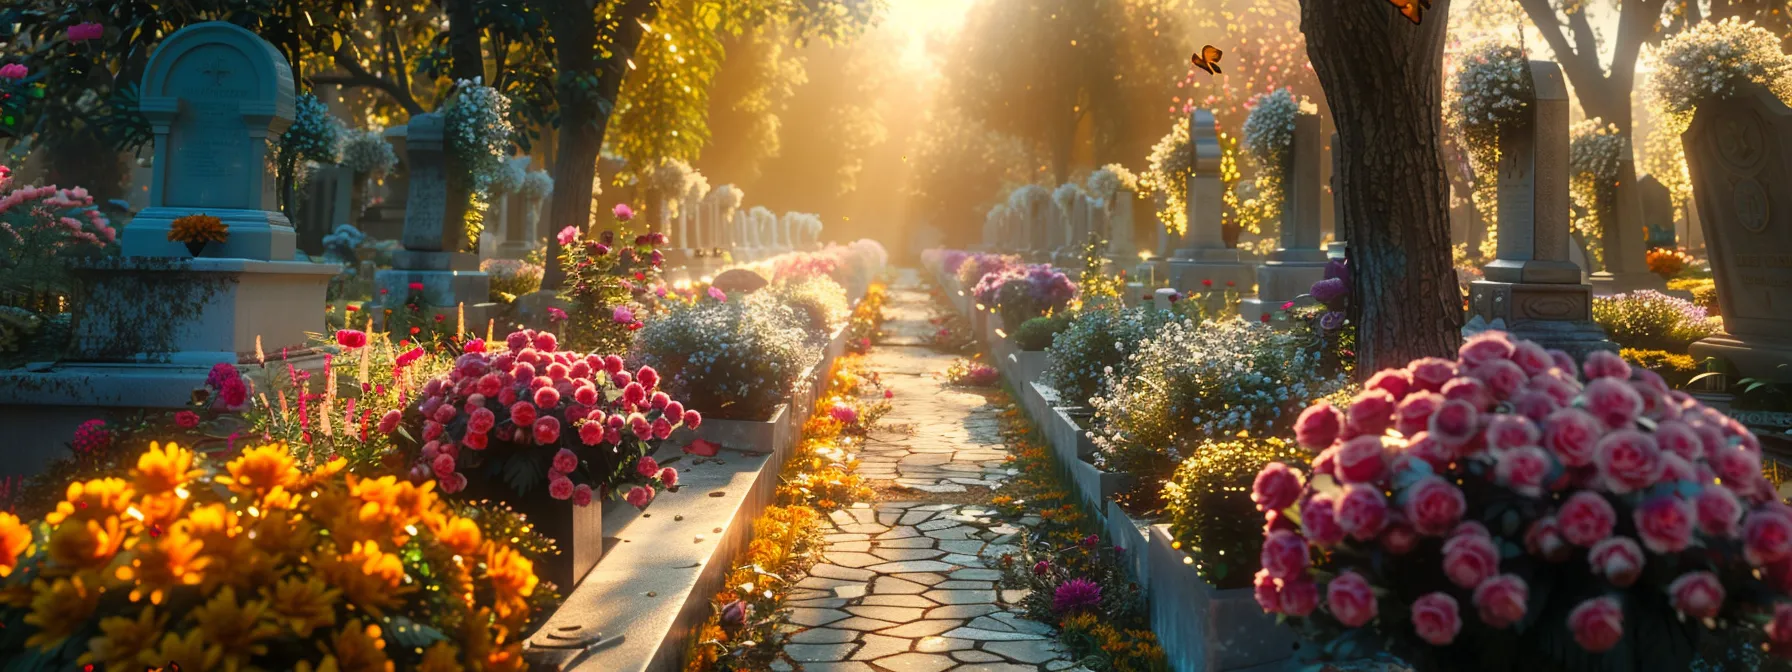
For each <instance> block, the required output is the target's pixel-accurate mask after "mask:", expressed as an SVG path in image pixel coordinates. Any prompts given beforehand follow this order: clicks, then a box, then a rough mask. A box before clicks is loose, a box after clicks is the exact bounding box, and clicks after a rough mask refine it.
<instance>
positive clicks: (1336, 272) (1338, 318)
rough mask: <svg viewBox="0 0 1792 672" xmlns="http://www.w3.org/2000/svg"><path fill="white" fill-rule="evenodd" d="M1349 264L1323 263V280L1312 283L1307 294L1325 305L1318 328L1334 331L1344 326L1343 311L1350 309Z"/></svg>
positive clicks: (1339, 262) (1345, 262)
mask: <svg viewBox="0 0 1792 672" xmlns="http://www.w3.org/2000/svg"><path fill="white" fill-rule="evenodd" d="M1350 290H1351V283H1350V262H1349V261H1347V260H1344V259H1333V260H1331V261H1328V262H1326V263H1325V279H1324V280H1320V281H1319V282H1315V283H1313V287H1312V288H1311V289H1309V290H1307V293H1308V294H1309V295H1311V296H1312V297H1313V300H1315V301H1318V302H1319V303H1321V304H1324V305H1325V308H1326V312H1325V313H1324V314H1322V315H1320V316H1319V328H1321V329H1324V330H1326V331H1334V330H1337V329H1339V328H1341V327H1343V326H1344V319H1345V317H1344V311H1345V310H1346V309H1348V308H1349V307H1350Z"/></svg>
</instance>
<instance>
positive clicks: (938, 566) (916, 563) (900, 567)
mask: <svg viewBox="0 0 1792 672" xmlns="http://www.w3.org/2000/svg"><path fill="white" fill-rule="evenodd" d="M865 569H869V570H871V571H873V572H877V573H879V574H907V573H910V572H949V571H952V570H954V569H958V567H957V566H954V565H951V564H948V563H944V562H940V561H938V560H901V561H897V562H885V563H880V564H876V565H871V566H868V567H866V568H865Z"/></svg>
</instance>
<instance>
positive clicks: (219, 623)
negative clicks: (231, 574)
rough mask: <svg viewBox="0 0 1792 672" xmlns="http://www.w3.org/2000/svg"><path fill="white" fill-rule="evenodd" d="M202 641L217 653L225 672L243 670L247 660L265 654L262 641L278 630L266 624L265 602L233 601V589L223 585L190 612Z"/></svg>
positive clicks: (265, 649)
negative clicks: (215, 593) (221, 588)
mask: <svg viewBox="0 0 1792 672" xmlns="http://www.w3.org/2000/svg"><path fill="white" fill-rule="evenodd" d="M191 615H192V619H193V620H194V622H196V623H197V624H198V629H199V631H200V632H202V633H204V634H205V641H206V642H207V643H208V644H210V645H211V646H212V647H215V648H216V649H217V650H218V651H219V652H220V653H221V659H220V662H221V663H223V664H224V667H225V669H230V670H236V669H243V668H244V667H246V666H247V665H248V663H249V661H250V659H252V658H254V657H256V656H264V655H267V652H268V646H267V644H264V643H263V642H265V641H266V640H269V639H273V638H275V637H278V636H279V635H280V628H279V627H278V626H275V625H274V624H273V623H271V622H269V621H268V620H267V619H268V617H269V616H270V614H269V613H268V603H267V602H265V601H262V600H250V601H248V602H240V603H239V602H237V599H236V589H235V588H232V587H230V586H225V587H224V589H223V590H222V591H219V592H218V594H217V595H215V596H213V597H212V599H210V600H207V601H206V603H205V605H204V606H201V607H199V608H197V609H194V610H193V611H192V612H191Z"/></svg>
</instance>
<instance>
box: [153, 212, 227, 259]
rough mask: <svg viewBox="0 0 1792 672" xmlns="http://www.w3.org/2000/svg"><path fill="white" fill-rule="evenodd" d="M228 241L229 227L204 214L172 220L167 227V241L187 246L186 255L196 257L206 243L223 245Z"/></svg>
mask: <svg viewBox="0 0 1792 672" xmlns="http://www.w3.org/2000/svg"><path fill="white" fill-rule="evenodd" d="M229 239H230V227H228V226H225V225H224V221H223V220H221V219H218V218H217V217H213V216H211V215H207V214H204V213H201V214H197V215H186V216H183V217H176V218H174V224H173V225H171V226H169V227H168V240H169V241H170V242H176V243H180V244H182V245H185V246H187V253H189V254H192V255H193V256H195V257H197V256H200V253H201V252H204V251H205V246H206V244H207V243H217V244H219V245H223V244H224V242H225V241H227V240H229Z"/></svg>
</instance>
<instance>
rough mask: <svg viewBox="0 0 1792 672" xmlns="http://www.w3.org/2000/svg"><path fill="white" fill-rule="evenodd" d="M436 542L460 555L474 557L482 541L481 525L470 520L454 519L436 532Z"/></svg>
mask: <svg viewBox="0 0 1792 672" xmlns="http://www.w3.org/2000/svg"><path fill="white" fill-rule="evenodd" d="M436 540H437V541H440V542H442V545H443V546H447V547H448V550H450V551H454V552H455V553H456V554H458V555H472V554H473V552H474V551H477V550H479V543H480V541H482V539H481V535H480V532H479V524H478V523H475V522H473V521H472V519H470V518H453V519H450V520H449V521H448V522H447V524H444V525H443V526H442V529H441V530H438V531H437V532H436Z"/></svg>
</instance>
